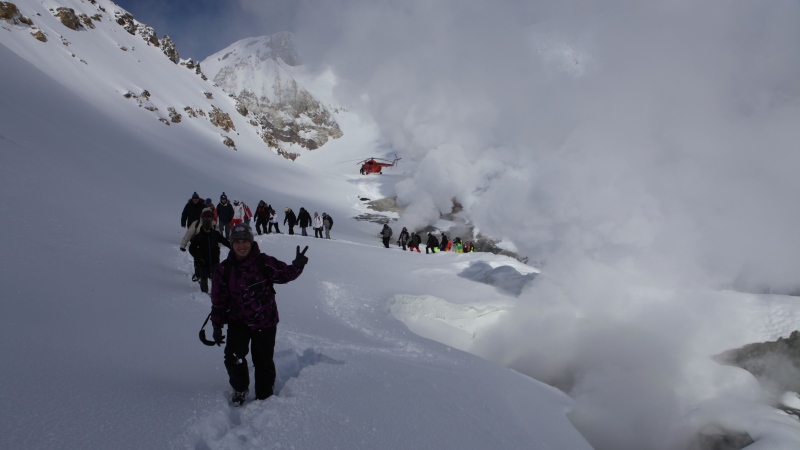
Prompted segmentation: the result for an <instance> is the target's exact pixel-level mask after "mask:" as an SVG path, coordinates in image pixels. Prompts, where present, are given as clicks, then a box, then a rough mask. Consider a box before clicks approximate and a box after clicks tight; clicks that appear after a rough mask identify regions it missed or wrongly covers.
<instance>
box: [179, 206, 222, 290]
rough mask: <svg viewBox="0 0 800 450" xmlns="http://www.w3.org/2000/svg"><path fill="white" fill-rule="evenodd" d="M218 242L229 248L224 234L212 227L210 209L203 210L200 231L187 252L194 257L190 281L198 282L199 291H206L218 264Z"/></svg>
mask: <svg viewBox="0 0 800 450" xmlns="http://www.w3.org/2000/svg"><path fill="white" fill-rule="evenodd" d="M219 244H222V245H224V246H225V247H228V248H231V244H230V242H228V240H227V239H225V236H223V235H222V233H220V232H219V230H217V229H216V228H214V227H213V218H212V215H211V210H210V209H209V208H206V209H205V210H204V211H203V224H202V227H200V231H199V232H198V233H197V234H196V235H195V236H194V237H193V238H192V241H191V244H189V253H190V254H191V255H192V256H193V257H194V273H195V276H194V277H192V281H199V282H200V291H201V292H208V279H209V278H210V277H211V275H212V274H213V273H214V269H216V268H217V264H219Z"/></svg>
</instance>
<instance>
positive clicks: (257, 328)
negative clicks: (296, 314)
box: [211, 224, 308, 406]
mask: <svg viewBox="0 0 800 450" xmlns="http://www.w3.org/2000/svg"><path fill="white" fill-rule="evenodd" d="M230 241H231V243H232V245H233V249H232V250H231V251H230V253H229V254H228V258H227V259H226V260H225V261H223V262H222V263H221V264H220V265H219V266H217V269H216V271H215V272H214V284H213V286H212V289H211V303H212V306H211V322H212V324H213V326H214V342H215V343H216V344H217V345H221V344H223V343H225V338H224V337H223V334H222V326H223V325H224V324H226V323H227V324H228V342H227V343H225V368H226V369H227V370H228V377H229V381H230V384H231V387H232V388H233V390H234V393H233V398H232V399H231V401H232V402H233V404H234V405H235V406H241V405H242V404H244V401H245V398H246V397H247V393H248V392H249V387H250V374H249V371H248V368H247V359H246V356H247V353H248V352H250V351H252V353H253V366H254V368H255V390H256V400H264V399H266V398H268V397H269V396H271V395H272V387H273V385H274V384H275V363H274V362H273V361H272V356H273V353H274V350H275V334H276V332H277V325H278V305H277V304H276V303H275V289H274V288H273V287H272V285H273V284H275V283H278V284H284V283H288V282H290V281H293V280H295V279H296V278H297V277H299V276H300V274H301V273H303V268H304V267H305V265H306V263H308V257H306V256H305V253H306V251H307V250H308V246H306V248H305V249H303V251H302V252H301V251H300V246H299V245H298V246H297V256H296V257H295V259H294V261H292V264H286V263H285V262H282V261H279V260H277V259H275V258H273V257H272V256H268V255H267V254H265V253H262V252H261V250H260V249H259V248H258V243H256V242H253V233H252V231H250V227H249V226H247V225H244V224H240V225H236V226H234V227H233V230H232V231H231V238H230Z"/></svg>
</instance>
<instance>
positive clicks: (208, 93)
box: [203, 92, 214, 100]
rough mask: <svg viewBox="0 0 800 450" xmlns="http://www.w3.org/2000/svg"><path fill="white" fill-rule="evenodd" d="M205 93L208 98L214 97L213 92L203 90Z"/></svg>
mask: <svg viewBox="0 0 800 450" xmlns="http://www.w3.org/2000/svg"><path fill="white" fill-rule="evenodd" d="M203 94H205V96H206V98H207V99H209V100H211V99H213V98H214V94H212V93H211V92H203Z"/></svg>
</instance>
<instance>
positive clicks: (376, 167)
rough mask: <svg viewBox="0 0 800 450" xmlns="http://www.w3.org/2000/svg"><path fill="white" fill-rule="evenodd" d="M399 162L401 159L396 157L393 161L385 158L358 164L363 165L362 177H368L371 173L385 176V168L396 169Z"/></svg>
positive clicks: (368, 159)
mask: <svg viewBox="0 0 800 450" xmlns="http://www.w3.org/2000/svg"><path fill="white" fill-rule="evenodd" d="M397 161H400V158H398V157H397V155H395V157H394V159H393V160H391V161H390V160H388V159H383V158H367V159H364V160H361V161H359V162H358V164H361V175H368V174H371V173H378V174H383V172H382V171H383V168H384V167H394V166H395V165H397Z"/></svg>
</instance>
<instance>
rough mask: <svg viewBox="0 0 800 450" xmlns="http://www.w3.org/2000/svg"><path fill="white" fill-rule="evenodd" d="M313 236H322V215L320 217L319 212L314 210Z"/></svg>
mask: <svg viewBox="0 0 800 450" xmlns="http://www.w3.org/2000/svg"><path fill="white" fill-rule="evenodd" d="M314 237H315V238H321V237H322V217H320V216H319V213H318V212H316V211H314Z"/></svg>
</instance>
